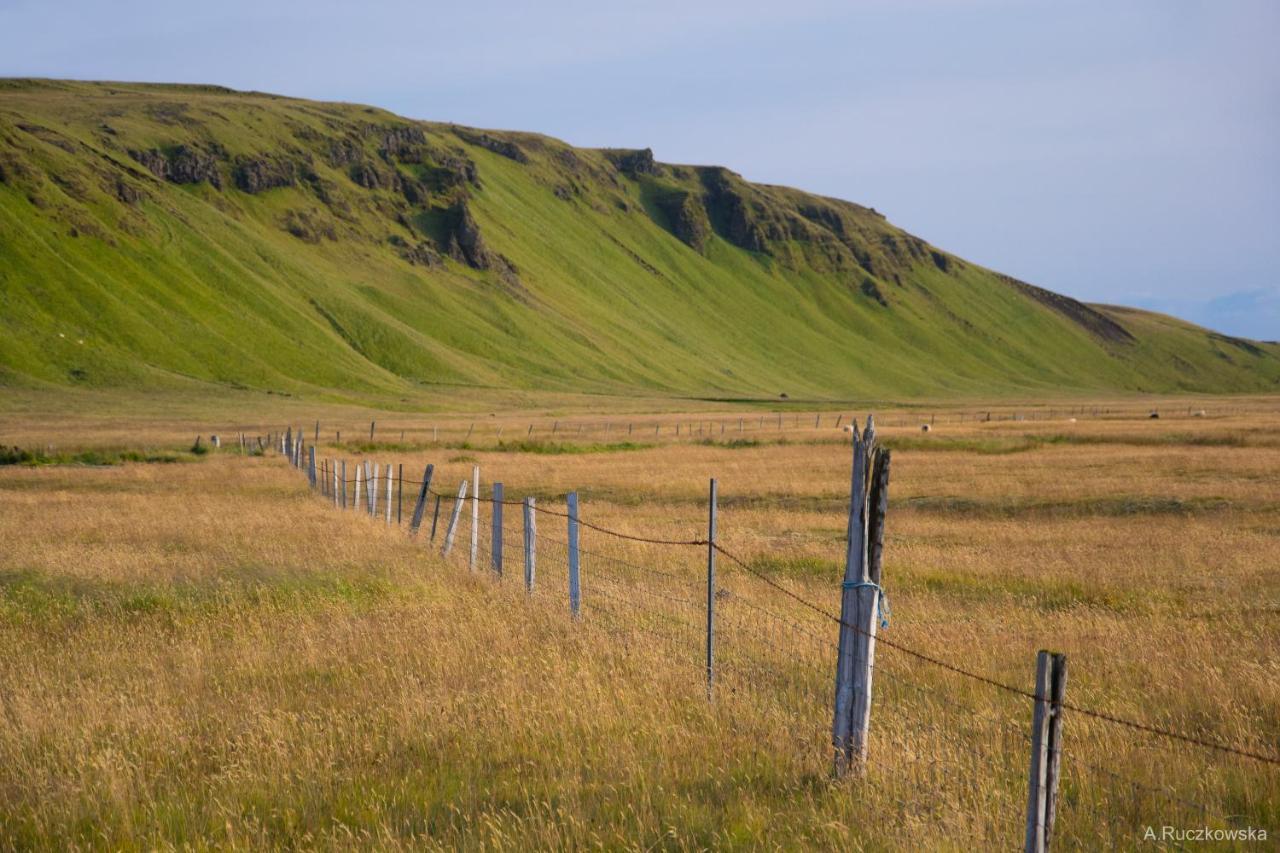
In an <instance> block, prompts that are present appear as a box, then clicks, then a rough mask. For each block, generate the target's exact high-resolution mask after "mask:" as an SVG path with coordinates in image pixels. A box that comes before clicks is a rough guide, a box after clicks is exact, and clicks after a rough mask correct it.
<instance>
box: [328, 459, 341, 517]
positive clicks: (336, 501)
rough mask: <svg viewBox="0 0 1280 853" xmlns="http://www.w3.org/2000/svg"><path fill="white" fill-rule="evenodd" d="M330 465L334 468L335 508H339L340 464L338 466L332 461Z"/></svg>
mask: <svg viewBox="0 0 1280 853" xmlns="http://www.w3.org/2000/svg"><path fill="white" fill-rule="evenodd" d="M329 467H330V468H332V469H333V508H334V509H339V506H338V466H337V465H334V464H333V463H330V464H329Z"/></svg>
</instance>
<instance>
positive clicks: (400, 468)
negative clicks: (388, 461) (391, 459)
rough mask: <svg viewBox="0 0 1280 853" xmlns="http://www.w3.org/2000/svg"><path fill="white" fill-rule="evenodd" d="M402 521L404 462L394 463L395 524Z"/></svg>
mask: <svg viewBox="0 0 1280 853" xmlns="http://www.w3.org/2000/svg"><path fill="white" fill-rule="evenodd" d="M403 521H404V463H403V462H401V463H399V464H397V465H396V525H397V526H398V525H400V524H401V523H403Z"/></svg>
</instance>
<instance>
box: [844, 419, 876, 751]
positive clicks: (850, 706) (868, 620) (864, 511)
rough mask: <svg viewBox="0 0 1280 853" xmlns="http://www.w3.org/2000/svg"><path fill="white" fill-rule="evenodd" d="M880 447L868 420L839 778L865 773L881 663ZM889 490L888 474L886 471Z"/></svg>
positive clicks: (856, 490)
mask: <svg viewBox="0 0 1280 853" xmlns="http://www.w3.org/2000/svg"><path fill="white" fill-rule="evenodd" d="M883 464H885V463H883V462H881V457H879V454H878V453H877V452H876V447H875V422H874V420H873V418H871V417H868V418H867V428H866V431H865V432H864V433H863V435H861V436H859V435H858V432H857V426H856V424H855V426H854V433H853V466H852V479H851V482H850V489H849V520H848V526H847V528H846V535H847V539H848V548H847V550H846V552H845V575H844V583H843V584H841V587H842V595H841V601H840V644H839V647H838V651H837V657H836V692H835V709H834V713H833V718H832V728H831V738H832V744H833V746H834V747H835V753H836V754H835V774H836V775H837V776H842V775H844V773H845V772H846V771H848V770H849V769H851V768H852V769H855V770H857V771H859V772H860V771H861V770H862V769H863V767H864V766H865V761H866V753H867V729H868V727H869V726H870V721H871V675H872V671H873V666H874V662H875V635H876V627H877V623H876V614H877V611H878V609H879V603H880V586H879V584H878V582H876V581H873V580H872V579H871V576H870V565H869V561H868V545H867V543H868V528H869V527H872V528H874V527H875V526H876V525H872V524H870V516H871V515H872V514H873V510H872V509H871V507H870V506H869V504H870V502H869V501H868V497H869V491H870V486H871V483H872V481H873V480H874V479H875V478H874V477H873V476H871V474H872V473H873V471H874V470H875V469H879V468H880V467H881V465H883ZM883 477H884V483H885V485H887V478H888V470H887V468H885V469H884V473H883ZM878 524H879V525H882V524H883V522H882V521H881V522H878Z"/></svg>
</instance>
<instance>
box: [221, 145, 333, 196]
mask: <svg viewBox="0 0 1280 853" xmlns="http://www.w3.org/2000/svg"><path fill="white" fill-rule="evenodd" d="M300 174H309V175H314V174H315V172H314V170H312V169H311V167H310V164H309V163H307V162H306V161H303V162H301V163H295V162H294V161H293V160H291V159H289V158H288V157H282V156H276V155H271V154H260V155H258V156H256V157H238V158H236V161H235V166H234V167H233V168H232V170H231V178H232V180H233V181H235V185H236V188H237V189H240V190H243V191H244V192H247V193H260V192H263V191H265V190H270V189H277V188H279V187H292V186H294V185H296V184H297V182H298V177H299V175H300Z"/></svg>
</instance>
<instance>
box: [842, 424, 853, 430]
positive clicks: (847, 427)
mask: <svg viewBox="0 0 1280 853" xmlns="http://www.w3.org/2000/svg"><path fill="white" fill-rule="evenodd" d="M840 431H841V432H853V424H845V425H844V426H842V427H840Z"/></svg>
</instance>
